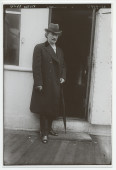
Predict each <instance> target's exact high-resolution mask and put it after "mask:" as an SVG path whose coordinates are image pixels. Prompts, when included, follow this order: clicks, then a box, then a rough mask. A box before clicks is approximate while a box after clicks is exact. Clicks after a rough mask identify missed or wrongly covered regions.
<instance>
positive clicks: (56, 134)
mask: <svg viewBox="0 0 116 170" xmlns="http://www.w3.org/2000/svg"><path fill="white" fill-rule="evenodd" d="M49 134H50V135H52V136H58V133H56V132H54V131H53V129H51V130H50V131H49Z"/></svg>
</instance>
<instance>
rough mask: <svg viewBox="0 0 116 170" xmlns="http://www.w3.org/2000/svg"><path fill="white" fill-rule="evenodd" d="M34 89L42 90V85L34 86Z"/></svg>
mask: <svg viewBox="0 0 116 170" xmlns="http://www.w3.org/2000/svg"><path fill="white" fill-rule="evenodd" d="M35 89H36V90H39V91H42V90H43V87H42V86H37V87H35Z"/></svg>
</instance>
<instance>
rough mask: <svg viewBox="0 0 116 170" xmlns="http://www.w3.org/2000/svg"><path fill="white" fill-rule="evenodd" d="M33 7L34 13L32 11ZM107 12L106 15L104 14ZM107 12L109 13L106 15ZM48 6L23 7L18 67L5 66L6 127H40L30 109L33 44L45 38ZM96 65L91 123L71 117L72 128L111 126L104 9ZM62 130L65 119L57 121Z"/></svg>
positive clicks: (108, 37)
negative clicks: (41, 7)
mask: <svg viewBox="0 0 116 170" xmlns="http://www.w3.org/2000/svg"><path fill="white" fill-rule="evenodd" d="M31 10H33V12H31ZM104 12H105V14H104ZM107 12H108V14H107ZM48 18H49V9H47V8H46V9H28V10H27V9H22V11H21V40H20V60H19V66H4V128H7V129H21V130H38V129H39V116H38V115H36V114H33V113H31V112H30V110H29V107H30V100H31V93H32V86H33V77H32V72H31V70H32V55H33V49H34V46H35V45H36V44H37V43H41V42H44V41H45V36H44V29H45V28H47V26H48ZM95 29H96V30H95V41H94V56H93V58H94V60H93V61H94V67H93V69H92V70H93V71H92V81H91V90H90V93H91V95H90V96H91V99H90V100H91V113H90V122H89V123H90V124H89V123H88V122H87V121H79V120H76V119H75V120H73V119H72V120H70V119H69V120H68V119H67V129H68V130H69V131H87V132H88V131H90V128H89V127H90V126H91V124H99V125H111V51H112V50H111V14H110V13H109V9H108V10H107V9H101V10H99V11H98V13H97V15H96V27H95ZM54 123H55V127H56V128H57V129H63V123H62V120H61V119H60V120H58V121H55V122H54Z"/></svg>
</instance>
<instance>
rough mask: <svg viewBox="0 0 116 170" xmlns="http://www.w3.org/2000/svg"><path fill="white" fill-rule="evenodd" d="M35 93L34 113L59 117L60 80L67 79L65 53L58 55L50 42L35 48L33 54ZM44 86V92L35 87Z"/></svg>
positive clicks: (59, 51)
mask: <svg viewBox="0 0 116 170" xmlns="http://www.w3.org/2000/svg"><path fill="white" fill-rule="evenodd" d="M32 68H33V79H34V85H33V91H32V97H31V104H30V110H31V112H33V113H39V114H47V115H51V116H55V117H56V116H58V114H59V105H60V94H61V84H60V78H63V79H64V80H65V79H66V69H65V64H64V56H63V52H62V50H61V49H60V48H59V47H56V53H55V52H54V50H53V49H52V47H51V46H50V44H49V43H48V42H45V43H42V44H38V45H36V46H35V49H34V53H33V64H32ZM37 86H43V90H42V92H40V91H39V90H37V89H36V88H35V87H37Z"/></svg>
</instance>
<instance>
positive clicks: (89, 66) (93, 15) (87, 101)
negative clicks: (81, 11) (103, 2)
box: [85, 8, 96, 119]
mask: <svg viewBox="0 0 116 170" xmlns="http://www.w3.org/2000/svg"><path fill="white" fill-rule="evenodd" d="M95 20H96V9H95V8H94V9H93V12H92V29H91V40H90V53H89V58H88V60H89V61H88V74H87V90H86V100H85V116H86V119H89V117H90V109H91V108H90V100H91V98H90V88H91V87H90V83H91V72H92V61H93V60H92V57H93V46H94V34H95Z"/></svg>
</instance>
